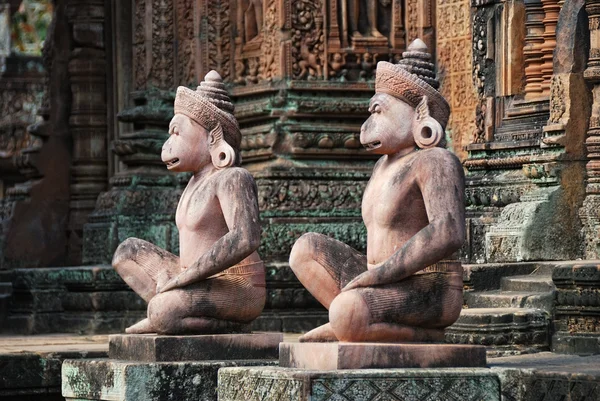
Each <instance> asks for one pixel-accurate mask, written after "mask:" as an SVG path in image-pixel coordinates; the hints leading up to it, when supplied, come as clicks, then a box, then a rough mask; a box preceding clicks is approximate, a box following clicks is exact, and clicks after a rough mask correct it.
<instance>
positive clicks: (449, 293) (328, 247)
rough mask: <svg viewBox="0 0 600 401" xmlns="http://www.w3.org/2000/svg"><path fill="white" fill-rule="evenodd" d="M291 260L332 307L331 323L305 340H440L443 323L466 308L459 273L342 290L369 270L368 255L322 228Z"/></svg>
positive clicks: (296, 247)
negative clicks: (463, 307)
mask: <svg viewBox="0 0 600 401" xmlns="http://www.w3.org/2000/svg"><path fill="white" fill-rule="evenodd" d="M290 266H291V268H292V270H293V271H294V273H295V274H296V276H297V277H298V279H299V280H300V282H301V283H302V284H303V285H304V286H305V287H306V288H307V289H308V291H309V292H310V293H311V294H313V296H314V297H315V298H317V300H318V301H319V302H321V303H322V304H323V305H324V306H325V307H326V308H327V309H328V310H329V323H327V324H325V325H323V326H320V327H317V328H316V329H314V330H312V331H309V332H308V333H306V334H305V335H304V336H302V337H301V338H300V341H338V340H341V341H355V342H356V341H390V342H394V341H396V342H398V341H411V342H427V341H440V340H442V339H443V336H444V331H443V328H444V327H446V326H448V325H450V324H452V323H453V322H454V321H455V320H456V318H457V317H458V314H459V313H460V310H461V308H462V276H461V275H460V274H455V273H427V274H419V275H414V276H412V277H409V278H407V279H405V280H402V281H400V282H398V283H393V284H390V285H383V286H374V287H369V288H359V289H355V290H351V291H347V292H343V293H341V289H342V288H343V287H344V286H345V285H346V284H347V283H348V282H350V281H351V280H352V279H353V278H354V277H356V276H357V275H359V274H360V273H362V272H364V271H366V269H367V261H366V257H365V256H364V255H362V254H360V253H359V252H358V251H356V250H354V249H352V248H351V247H349V246H348V245H346V244H343V243H341V242H339V241H337V240H334V239H332V238H329V237H327V236H324V235H321V234H315V233H309V234H305V235H303V236H302V237H300V239H299V240H298V241H297V242H296V244H295V245H294V247H293V249H292V253H291V255H290Z"/></svg>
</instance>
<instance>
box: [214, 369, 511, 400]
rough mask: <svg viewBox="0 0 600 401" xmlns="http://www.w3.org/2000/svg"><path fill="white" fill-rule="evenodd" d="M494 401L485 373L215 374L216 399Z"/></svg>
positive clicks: (493, 379)
mask: <svg viewBox="0 0 600 401" xmlns="http://www.w3.org/2000/svg"><path fill="white" fill-rule="evenodd" d="M248 400H260V401H282V400H286V401H369V400H410V401H426V400H437V401H447V400H448V401H449V400H453V401H454V400H456V401H458V400H460V401H500V380H499V379H498V377H497V376H496V375H494V374H493V373H492V372H491V371H490V370H489V369H481V368H479V369H465V368H455V369H386V370H338V371H314V370H301V369H289V368H277V367H259V368H255V367H244V368H239V367H238V368H224V369H221V370H219V401H248Z"/></svg>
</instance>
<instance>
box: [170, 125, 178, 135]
mask: <svg viewBox="0 0 600 401" xmlns="http://www.w3.org/2000/svg"><path fill="white" fill-rule="evenodd" d="M169 135H179V128H177V126H176V125H174V126H172V127H171V131H170V132H169Z"/></svg>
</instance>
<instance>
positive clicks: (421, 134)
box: [413, 96, 444, 149]
mask: <svg viewBox="0 0 600 401" xmlns="http://www.w3.org/2000/svg"><path fill="white" fill-rule="evenodd" d="M427 100H428V99H427V96H423V99H421V102H420V103H419V105H418V106H417V108H416V109H415V121H414V122H413V136H414V138H415V143H416V144H417V146H418V147H420V148H421V149H429V148H433V147H436V146H437V145H438V144H439V143H440V142H441V141H442V139H444V129H443V128H442V125H441V124H440V123H439V122H438V121H437V120H436V119H435V118H433V117H431V116H430V115H429V105H428V104H427Z"/></svg>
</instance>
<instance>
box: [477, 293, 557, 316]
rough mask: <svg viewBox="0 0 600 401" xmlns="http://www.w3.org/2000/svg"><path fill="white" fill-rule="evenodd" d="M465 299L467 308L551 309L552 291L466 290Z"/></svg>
mask: <svg viewBox="0 0 600 401" xmlns="http://www.w3.org/2000/svg"><path fill="white" fill-rule="evenodd" d="M465 301H466V304H467V306H468V307H469V308H535V309H543V310H546V311H551V310H552V307H553V305H554V292H553V291H552V292H532V291H502V290H495V291H486V292H467V293H465Z"/></svg>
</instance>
